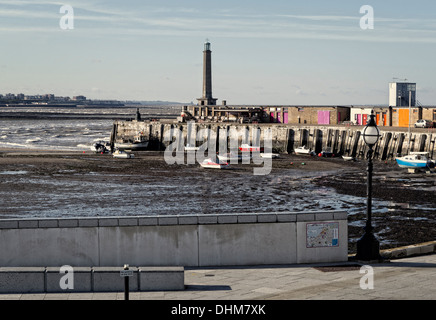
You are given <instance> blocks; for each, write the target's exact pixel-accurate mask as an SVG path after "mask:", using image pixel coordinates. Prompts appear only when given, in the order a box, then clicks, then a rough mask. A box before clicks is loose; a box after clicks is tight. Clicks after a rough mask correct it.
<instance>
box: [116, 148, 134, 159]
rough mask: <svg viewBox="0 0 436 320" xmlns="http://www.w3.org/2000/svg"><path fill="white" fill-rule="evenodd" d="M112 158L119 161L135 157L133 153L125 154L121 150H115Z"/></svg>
mask: <svg viewBox="0 0 436 320" xmlns="http://www.w3.org/2000/svg"><path fill="white" fill-rule="evenodd" d="M112 156H113V157H114V158H119V159H132V158H134V157H135V155H134V154H133V153H127V152H125V151H123V150H115V151H114V153H113V154H112Z"/></svg>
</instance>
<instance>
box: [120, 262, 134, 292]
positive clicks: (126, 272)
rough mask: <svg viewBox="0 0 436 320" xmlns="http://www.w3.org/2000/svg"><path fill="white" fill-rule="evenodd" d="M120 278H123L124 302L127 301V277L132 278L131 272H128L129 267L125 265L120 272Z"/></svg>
mask: <svg viewBox="0 0 436 320" xmlns="http://www.w3.org/2000/svg"><path fill="white" fill-rule="evenodd" d="M120 276H121V277H124V300H129V277H131V276H133V271H132V270H129V265H128V264H125V265H124V269H123V270H121V271H120Z"/></svg>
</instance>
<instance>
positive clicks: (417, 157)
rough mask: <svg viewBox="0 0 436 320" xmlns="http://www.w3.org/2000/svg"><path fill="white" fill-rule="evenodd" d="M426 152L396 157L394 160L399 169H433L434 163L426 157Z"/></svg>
mask: <svg viewBox="0 0 436 320" xmlns="http://www.w3.org/2000/svg"><path fill="white" fill-rule="evenodd" d="M428 155H429V153H428V152H411V153H410V154H408V155H407V156H403V157H398V158H396V159H395V160H396V161H397V164H398V165H399V166H400V168H409V169H420V168H421V169H425V168H434V167H435V161H434V160H431V159H430V158H429V157H428Z"/></svg>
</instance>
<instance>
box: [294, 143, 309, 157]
mask: <svg viewBox="0 0 436 320" xmlns="http://www.w3.org/2000/svg"><path fill="white" fill-rule="evenodd" d="M294 151H295V154H296V155H309V154H311V152H312V149H310V148H308V147H306V146H305V145H304V146H301V147H298V148H296V149H295V150H294Z"/></svg>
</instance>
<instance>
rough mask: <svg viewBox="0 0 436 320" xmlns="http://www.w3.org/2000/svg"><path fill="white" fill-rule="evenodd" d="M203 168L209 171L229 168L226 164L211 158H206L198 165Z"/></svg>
mask: <svg viewBox="0 0 436 320" xmlns="http://www.w3.org/2000/svg"><path fill="white" fill-rule="evenodd" d="M200 166H202V167H203V168H209V169H225V168H227V167H228V166H229V164H228V163H227V162H221V161H220V160H213V159H212V158H206V159H204V160H203V162H202V163H200Z"/></svg>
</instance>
